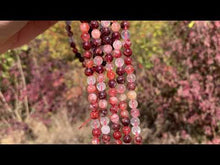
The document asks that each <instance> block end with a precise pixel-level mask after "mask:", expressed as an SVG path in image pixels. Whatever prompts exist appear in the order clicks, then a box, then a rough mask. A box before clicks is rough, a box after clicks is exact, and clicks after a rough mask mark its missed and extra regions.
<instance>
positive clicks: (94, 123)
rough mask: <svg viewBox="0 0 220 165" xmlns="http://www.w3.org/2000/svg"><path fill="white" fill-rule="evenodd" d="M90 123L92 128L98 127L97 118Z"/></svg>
mask: <svg viewBox="0 0 220 165" xmlns="http://www.w3.org/2000/svg"><path fill="white" fill-rule="evenodd" d="M90 125H91V127H92V128H99V127H100V122H99V119H95V120H92V121H91V124H90Z"/></svg>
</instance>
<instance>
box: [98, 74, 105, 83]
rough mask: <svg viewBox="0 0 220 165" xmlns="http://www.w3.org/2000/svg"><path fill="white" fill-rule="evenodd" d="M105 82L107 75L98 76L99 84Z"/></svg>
mask: <svg viewBox="0 0 220 165" xmlns="http://www.w3.org/2000/svg"><path fill="white" fill-rule="evenodd" d="M104 80H105V75H104V74H98V76H97V81H98V82H103V81H104Z"/></svg>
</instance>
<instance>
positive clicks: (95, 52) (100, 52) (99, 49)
mask: <svg viewBox="0 0 220 165" xmlns="http://www.w3.org/2000/svg"><path fill="white" fill-rule="evenodd" d="M94 54H95V55H97V56H102V55H103V51H102V48H101V47H97V48H95V49H94Z"/></svg>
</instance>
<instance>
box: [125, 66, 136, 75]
mask: <svg viewBox="0 0 220 165" xmlns="http://www.w3.org/2000/svg"><path fill="white" fill-rule="evenodd" d="M125 71H126V73H127V74H131V73H133V72H134V67H133V66H132V65H127V66H126V67H125Z"/></svg>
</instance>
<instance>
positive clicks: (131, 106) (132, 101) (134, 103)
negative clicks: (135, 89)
mask: <svg viewBox="0 0 220 165" xmlns="http://www.w3.org/2000/svg"><path fill="white" fill-rule="evenodd" d="M128 105H129V107H130V108H132V109H134V108H137V106H138V102H137V100H130V101H129V103H128Z"/></svg>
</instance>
